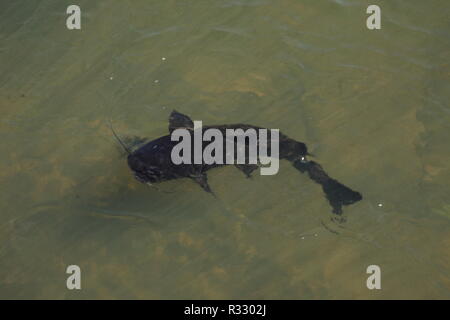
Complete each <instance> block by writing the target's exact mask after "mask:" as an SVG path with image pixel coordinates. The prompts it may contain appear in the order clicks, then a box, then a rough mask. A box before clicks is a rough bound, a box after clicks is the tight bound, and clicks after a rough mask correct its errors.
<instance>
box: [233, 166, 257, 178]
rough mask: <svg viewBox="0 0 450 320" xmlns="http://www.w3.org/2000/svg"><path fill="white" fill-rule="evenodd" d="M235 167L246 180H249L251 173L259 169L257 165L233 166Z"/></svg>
mask: <svg viewBox="0 0 450 320" xmlns="http://www.w3.org/2000/svg"><path fill="white" fill-rule="evenodd" d="M235 167H236V168H238V169H239V170H240V171H242V172H243V173H244V174H245V176H246V177H247V178H251V177H252V172H253V171H255V170H256V169H258V168H259V166H258V165H257V164H235Z"/></svg>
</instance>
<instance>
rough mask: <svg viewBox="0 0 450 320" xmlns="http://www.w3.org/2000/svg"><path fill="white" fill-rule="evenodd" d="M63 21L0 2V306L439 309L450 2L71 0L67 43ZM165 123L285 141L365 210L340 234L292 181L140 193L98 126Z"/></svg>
mask: <svg viewBox="0 0 450 320" xmlns="http://www.w3.org/2000/svg"><path fill="white" fill-rule="evenodd" d="M70 4H73V3H72V2H71V1H56V0H40V1H38V0H36V1H24V0H18V1H2V2H1V3H0V43H1V45H0V108H1V109H0V111H1V114H2V116H1V121H0V134H1V137H2V140H1V141H2V142H1V144H0V154H1V155H2V156H1V157H0V297H1V298H3V299H24V298H31V299H35V298H40V299H76V298H78V299H93V298H94V299H110V298H114V299H116V298H125V299H134V298H139V299H144V298H146V299H148V298H150V299H230V298H237V299H243V298H248V299H341V298H345V299H350V298H351V299H385V298H387V299H393V298H401V299H418V298H425V299H443V298H449V296H450V276H449V274H450V233H449V230H450V229H449V227H450V193H449V192H448V190H449V186H450V170H449V169H450V167H449V163H450V162H449V156H450V148H449V147H448V134H449V123H450V121H449V120H450V107H449V103H448V101H450V87H449V86H450V85H449V83H450V82H449V78H450V65H449V59H450V21H449V19H448V17H449V16H450V3H449V2H448V1H444V0H432V1H421V0H410V1H401V0H396V1H365V0H361V1H356V0H345V1H344V0H340V1H338V0H334V1H332V0H320V1H307V0H304V1H295V0H277V1H274V0H273V1H270V0H248V1H240V0H224V1H198V0H196V1H186V0H184V1H144V0H133V1H131V0H126V1H124V0H122V1H116V0H114V1H86V0H84V1H82V0H79V1H77V3H76V4H78V5H79V6H80V7H81V10H82V29H81V30H73V31H69V30H67V28H66V26H65V20H66V17H67V15H66V13H65V12H66V8H67V6H68V5H70ZM369 4H378V5H379V6H380V7H381V8H382V29H381V30H377V31H370V30H368V29H367V28H366V23H365V20H366V18H367V14H366V8H367V6H368V5H369ZM163 58H164V59H163ZM172 109H177V110H178V111H180V112H183V113H185V114H188V115H190V116H191V117H192V118H193V119H195V120H202V121H203V122H204V123H205V124H222V123H239V122H241V123H251V124H254V125H259V126H264V127H269V128H279V129H280V130H282V131H283V132H284V133H286V134H287V135H289V136H290V137H292V138H294V139H297V140H300V141H304V142H305V143H307V144H308V146H309V148H310V149H311V151H312V152H313V153H314V154H315V155H316V160H317V161H318V162H320V163H321V164H322V165H323V166H324V168H325V169H326V170H327V172H328V173H329V174H330V175H331V176H333V177H334V178H336V179H338V180H340V181H342V182H343V183H345V184H346V185H348V186H350V187H352V188H353V189H355V190H358V191H360V192H361V193H363V195H364V200H363V201H361V202H359V203H357V204H355V205H352V206H350V207H346V208H344V212H345V217H346V219H347V221H346V222H345V223H341V224H338V223H334V222H332V221H331V220H330V218H331V217H332V214H331V213H330V207H329V205H328V203H327V202H326V200H325V199H324V197H323V194H322V191H321V189H320V187H319V186H318V185H316V184H314V183H313V182H311V181H310V180H309V179H308V178H307V176H305V175H301V174H300V173H299V172H297V171H296V170H295V169H294V168H293V167H292V166H290V164H289V163H287V162H282V163H281V169H280V172H279V173H278V174H277V175H275V176H260V175H255V176H254V178H253V179H245V178H244V176H243V174H242V173H241V172H239V171H237V170H236V169H235V168H233V167H226V168H220V169H216V170H213V171H211V172H210V173H209V181H210V185H211V187H212V189H213V190H214V191H215V193H216V194H217V196H218V199H215V198H213V197H211V196H210V195H208V194H206V193H205V192H203V191H202V190H201V189H200V188H199V187H198V186H197V185H195V184H194V183H192V182H191V181H188V180H180V181H173V182H167V183H164V184H161V185H159V190H155V189H151V188H149V187H148V186H145V185H142V184H140V183H138V182H137V181H135V180H134V179H133V177H132V175H131V174H130V171H129V169H128V168H127V164H126V158H125V156H124V154H123V152H122V151H121V149H120V147H119V146H118V144H117V143H116V142H115V141H114V139H113V137H112V133H111V131H110V129H109V127H108V121H109V119H112V122H113V123H114V126H115V129H116V131H118V132H119V134H120V135H121V136H122V137H127V136H128V137H133V136H140V137H146V138H149V139H152V138H156V137H159V136H161V135H165V134H167V125H168V124H167V119H168V116H169V113H170V111H171V110H172ZM324 225H325V226H326V227H324ZM71 264H76V265H79V266H80V267H81V270H82V290H80V291H76V290H74V291H69V290H67V288H66V277H67V276H68V275H66V273H65V270H66V268H67V266H68V265H71ZM372 264H375V265H379V266H380V267H381V270H382V289H381V290H368V289H367V287H366V279H367V277H368V275H367V274H366V268H367V266H369V265H372Z"/></svg>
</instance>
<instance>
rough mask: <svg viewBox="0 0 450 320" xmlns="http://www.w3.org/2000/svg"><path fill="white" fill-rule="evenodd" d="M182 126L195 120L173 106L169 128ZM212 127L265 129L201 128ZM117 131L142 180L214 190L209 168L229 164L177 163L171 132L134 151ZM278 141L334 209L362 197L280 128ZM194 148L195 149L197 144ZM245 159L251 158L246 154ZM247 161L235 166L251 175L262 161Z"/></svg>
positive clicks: (190, 127) (283, 152) (281, 153)
mask: <svg viewBox="0 0 450 320" xmlns="http://www.w3.org/2000/svg"><path fill="white" fill-rule="evenodd" d="M180 128H185V129H188V130H189V131H190V132H192V133H193V132H194V124H193V122H192V120H191V119H190V118H189V117H188V116H186V115H184V114H181V113H179V112H177V111H175V110H174V111H173V112H172V113H171V115H170V118H169V132H170V133H172V132H173V131H174V130H175V129H180ZM211 128H214V129H218V130H219V131H220V132H221V133H222V134H223V136H224V137H225V136H226V129H242V130H244V131H245V130H247V129H250V128H253V129H255V130H258V129H264V128H261V127H256V126H252V125H248V124H231V125H217V126H204V127H202V130H203V132H204V131H205V130H207V129H211ZM113 133H114V131H113ZM114 135H115V136H116V138H117V139H118V140H119V142H120V143H121V144H122V146H123V148H124V149H125V150H126V151H127V153H128V166H129V167H130V169H131V170H132V171H133V173H134V176H135V178H136V179H137V180H138V181H140V182H142V183H147V184H154V183H158V182H162V181H167V180H173V179H180V178H190V179H192V180H193V181H195V182H196V183H198V184H199V185H200V186H201V187H202V188H203V189H204V190H205V191H207V192H209V193H212V194H213V191H212V190H211V187H210V186H209V184H208V177H207V174H206V172H207V171H208V170H210V169H212V168H215V167H219V166H222V165H226V163H225V161H224V164H217V163H214V164H206V163H204V162H203V163H201V164H193V161H192V164H184V163H182V164H174V163H173V162H172V158H171V154H172V149H173V147H174V146H175V145H177V144H178V141H172V140H171V135H170V134H169V135H165V136H162V137H160V138H157V139H155V140H152V141H150V142H148V143H146V144H145V145H143V146H141V147H139V148H138V149H136V150H134V151H131V150H130V149H129V148H128V147H127V146H125V145H124V144H123V143H122V142H121V141H120V139H119V138H118V137H117V135H116V134H115V133H114ZM258 139H259V137H258ZM268 139H271V135H268ZM191 141H193V139H192V140H191ZM245 141H246V142H245V143H246V147H247V148H248V141H247V140H245ZM259 142H260V141H258V143H259ZM278 142H279V158H280V159H286V160H288V161H290V162H291V163H292V164H293V166H294V167H295V168H296V169H297V170H299V171H300V172H302V173H304V172H307V173H308V175H309V177H310V178H311V179H312V180H313V181H314V182H316V183H318V184H320V185H321V186H322V189H323V191H324V193H325V195H326V198H327V199H328V201H329V203H330V205H331V206H332V208H333V213H335V214H341V213H342V206H343V205H350V204H352V203H355V202H357V201H359V200H361V199H362V196H361V194H360V193H359V192H357V191H353V190H352V189H350V188H348V187H346V186H344V185H343V184H341V183H340V182H338V181H337V180H335V179H332V178H330V177H329V176H328V174H327V173H326V172H325V171H324V170H323V168H322V167H321V166H320V165H319V164H318V163H316V162H314V161H310V160H307V156H308V155H310V154H309V153H308V151H307V147H306V145H305V144H304V143H303V142H299V141H296V140H293V139H291V138H289V137H287V136H286V135H284V134H282V133H281V132H280V133H279V137H278ZM224 143H225V139H224ZM261 143H266V144H267V149H268V154H270V151H271V150H270V145H271V144H270V143H268V142H267V141H261ZM208 144H209V142H208V141H207V142H205V141H203V142H202V148H205V147H206V146H207V145H208ZM191 149H192V150H193V149H194V148H191ZM224 149H225V148H224ZM202 150H203V149H202ZM235 152H236V149H235ZM224 153H225V152H224ZM224 157H225V155H224ZM246 160H248V157H247V155H246ZM248 163H249V162H248V161H246V162H245V164H234V166H236V167H237V168H238V169H239V170H241V171H242V172H243V173H244V174H245V175H246V176H247V177H250V176H251V174H252V172H253V171H254V170H256V169H258V168H259V165H258V164H248Z"/></svg>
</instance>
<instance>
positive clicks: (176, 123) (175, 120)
mask: <svg viewBox="0 0 450 320" xmlns="http://www.w3.org/2000/svg"><path fill="white" fill-rule="evenodd" d="M181 128H184V129H190V130H194V123H193V122H192V120H191V118H189V117H188V116H187V115H185V114H182V113H179V112H178V111H176V110H173V111H172V113H171V114H170V117H169V132H170V133H172V131H174V130H176V129H181Z"/></svg>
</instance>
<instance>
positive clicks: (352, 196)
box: [292, 160, 362, 215]
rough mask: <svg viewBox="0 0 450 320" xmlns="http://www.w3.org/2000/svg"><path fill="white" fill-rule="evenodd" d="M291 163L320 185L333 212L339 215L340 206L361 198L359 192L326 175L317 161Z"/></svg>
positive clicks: (340, 212)
mask: <svg viewBox="0 0 450 320" xmlns="http://www.w3.org/2000/svg"><path fill="white" fill-rule="evenodd" d="M292 164H293V166H294V167H295V168H296V169H297V170H299V171H300V172H302V173H304V172H307V173H308V176H309V178H310V179H311V180H313V181H314V182H316V183H318V184H320V185H321V186H322V190H323V192H324V193H325V196H326V198H327V200H328V202H329V203H330V205H331V207H332V208H333V213H335V214H339V215H340V214H342V206H344V205H350V204H353V203H355V202H358V201H360V200H362V195H361V193H359V192H357V191H354V190H352V189H350V188H349V187H347V186H345V185H343V184H342V183H340V182H339V181H337V180H335V179H333V178H331V177H330V176H328V174H327V173H326V172H325V170H324V169H323V168H322V166H321V165H320V164H318V163H317V162H315V161H301V160H296V161H293V162H292Z"/></svg>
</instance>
